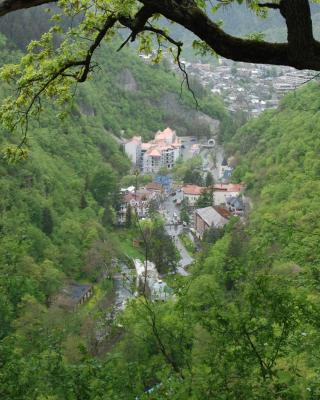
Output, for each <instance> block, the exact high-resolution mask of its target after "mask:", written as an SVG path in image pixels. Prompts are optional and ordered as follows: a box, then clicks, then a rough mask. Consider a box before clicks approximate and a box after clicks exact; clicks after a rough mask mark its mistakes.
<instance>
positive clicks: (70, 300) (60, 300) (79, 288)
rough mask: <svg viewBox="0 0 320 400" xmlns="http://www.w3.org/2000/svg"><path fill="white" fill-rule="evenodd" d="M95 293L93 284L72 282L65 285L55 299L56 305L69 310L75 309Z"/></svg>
mask: <svg viewBox="0 0 320 400" xmlns="http://www.w3.org/2000/svg"><path fill="white" fill-rule="evenodd" d="M92 295H93V286H92V285H81V284H80V283H77V282H72V283H70V284H68V285H67V286H65V287H64V288H63V289H62V291H61V292H60V294H59V295H58V296H57V298H56V300H55V302H54V303H55V305H57V306H58V307H61V308H65V309H68V310H75V309H76V308H77V307H78V306H79V305H81V304H83V303H84V302H86V301H87V300H88V299H89V298H90V297H91V296H92Z"/></svg>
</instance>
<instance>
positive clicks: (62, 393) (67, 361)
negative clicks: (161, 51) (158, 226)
mask: <svg viewBox="0 0 320 400" xmlns="http://www.w3.org/2000/svg"><path fill="white" fill-rule="evenodd" d="M0 39H1V40H0V59H1V62H2V64H4V63H14V62H15V61H16V60H17V59H18V57H19V56H20V55H21V53H20V51H19V50H17V48H16V45H15V44H14V43H12V42H10V41H9V40H8V39H6V38H5V37H4V36H1V38H0ZM116 48H117V47H116V45H114V46H113V47H102V48H101V50H100V52H99V55H98V60H99V63H100V69H99V68H98V69H97V70H96V72H95V74H94V79H92V80H90V81H88V82H86V83H85V84H84V85H82V86H79V87H78V88H77V92H76V93H75V98H74V102H73V104H72V105H71V106H70V108H69V109H66V110H62V111H66V116H65V118H64V119H60V118H59V114H60V113H61V110H59V109H55V108H52V107H51V106H50V105H48V104H43V107H44V110H43V112H42V113H41V116H40V119H39V120H38V121H37V120H35V121H30V125H29V132H28V148H29V157H28V159H27V160H24V161H23V160H22V161H19V162H18V163H16V164H11V163H8V160H6V159H3V158H1V160H0V187H1V198H0V293H1V295H0V371H1V372H0V397H1V399H5V400H9V399H10V400H13V399H17V400H18V399H19V400H22V399H28V400H31V399H32V400H34V399H37V400H40V399H41V400H44V399H49V398H50V399H51V400H53V399H54V400H56V399H81V398H82V399H89V398H90V396H91V392H92V395H93V393H94V391H91V389H90V388H89V386H90V385H91V383H90V379H91V378H90V377H91V372H90V368H91V367H89V365H90V364H91V363H93V364H92V365H94V364H95V365H96V366H97V368H102V364H100V362H98V361H97V360H96V359H94V358H91V357H92V355H93V354H97V353H98V350H97V337H96V332H97V330H96V329H97V321H102V322H105V320H106V310H107V307H108V306H110V303H108V301H109V300H110V296H111V297H112V288H111V287H110V286H111V281H109V282H108V281H107V280H106V281H102V282H101V281H100V279H101V277H102V276H103V275H105V274H106V273H108V274H110V271H111V272H112V271H113V270H112V263H111V260H112V258H113V257H123V256H124V254H123V249H124V248H125V249H126V250H127V247H128V249H129V250H130V251H132V254H133V255H135V256H136V255H137V254H139V255H140V253H139V251H138V250H135V251H134V252H133V250H132V249H131V248H130V244H131V243H132V239H133V238H134V237H135V233H134V232H130V231H129V230H124V231H123V232H122V236H121V235H119V234H118V233H117V231H116V228H115V226H114V225H115V223H116V210H117V207H118V206H119V199H118V193H119V185H120V181H121V179H122V178H124V181H125V180H126V178H125V177H126V175H127V174H128V173H129V171H130V167H131V165H130V162H129V160H128V159H127V158H126V156H125V155H124V154H123V151H122V149H121V146H120V145H119V140H117V137H116V136H120V135H124V136H130V135H132V134H142V135H144V136H146V137H149V136H150V135H151V134H153V133H154V132H155V131H157V130H158V129H163V128H165V126H166V125H167V124H171V122H172V127H174V128H176V129H177V132H178V134H183V133H194V130H196V129H198V128H199V127H201V126H203V125H201V123H200V122H199V124H200V125H199V124H197V122H194V120H195V119H196V115H201V114H200V113H199V112H198V111H193V107H194V100H193V98H192V96H191V94H190V93H189V92H184V94H183V96H182V97H181V98H180V81H179V80H178V79H177V78H176V76H175V75H173V74H172V73H171V72H168V71H167V70H166V68H165V65H155V66H153V65H150V64H146V63H144V62H142V61H141V60H140V59H139V58H138V57H137V56H136V55H134V54H133V53H132V52H131V51H130V50H129V49H123V50H122V52H121V54H120V53H117V52H116ZM1 89H2V95H1V96H2V97H5V96H6V95H7V94H8V93H9V92H10V90H11V89H10V88H9V87H8V86H6V85H4V84H2V85H1ZM167 101H169V102H170V105H171V106H170V107H168V106H167V104H166V102H167ZM199 102H200V109H201V110H202V111H204V112H206V113H208V115H209V116H211V117H217V118H221V121H222V126H226V127H227V125H228V123H229V122H230V121H231V120H230V117H229V115H228V114H227V112H226V111H225V109H224V107H223V104H222V103H221V101H220V100H219V99H217V98H214V97H211V96H208V94H207V93H204V92H202V94H201V98H199ZM188 118H189V119H192V120H193V125H192V126H191V124H189V123H188V122H187V120H188ZM199 121H201V119H199ZM224 124H225V125H224ZM199 129H200V128H199ZM20 140H21V136H19V133H18V134H16V135H12V134H11V133H9V132H6V131H4V130H3V129H2V130H1V139H0V147H1V149H2V148H3V147H6V146H7V145H10V144H18V143H19V142H20ZM129 178H130V177H129ZM73 281H77V282H80V283H83V284H95V289H96V290H95V294H94V298H93V300H92V301H91V302H90V304H88V305H87V306H85V307H83V308H81V309H80V310H79V312H76V313H72V312H65V311H63V310H61V309H59V308H57V307H56V306H55V299H56V296H57V294H58V293H59V292H60V291H61V289H62V288H63V287H64V285H66V284H67V283H68V282H73ZM104 298H106V299H105V301H104ZM108 299H109V300H108ZM102 300H103V301H102ZM87 367H88V368H89V370H88V373H89V376H88V377H87V378H86V377H85V376H86V372H84V375H83V379H84V380H83V384H84V386H87V389H82V388H81V384H80V381H79V382H78V378H79V379H80V380H82V378H80V376H78V372H79V374H80V375H82V372H81V370H82V369H84V370H83V371H85V370H86V368H87ZM73 370H74V372H72V371H73ZM76 370H78V372H76ZM94 370H95V367H94V366H93V369H92V371H94ZM103 373H104V372H103ZM108 373H109V372H108ZM110 373H113V372H112V371H111V372H110ZM115 373H117V370H116V372H115ZM70 378H71V380H72V381H73V380H74V381H73V382H71V381H70ZM76 382H77V383H76ZM105 382H106V383H107V384H108V385H109V383H108V382H109V380H108V379H107V380H106V381H105ZM98 386H99V385H98ZM113 386H114V385H113V384H112V385H111V387H112V391H114V392H115V393H117V391H118V389H117V390H116V389H114V387H113ZM121 386H122V383H121V384H120V387H121ZM101 390H102V388H100V387H99V388H98V391H101ZM119 390H120V389H119ZM86 393H87V394H86ZM106 393H107V391H106ZM88 396H89V397H88ZM95 396H96V394H95ZM97 396H98V397H97V398H103V396H102V395H100V394H97Z"/></svg>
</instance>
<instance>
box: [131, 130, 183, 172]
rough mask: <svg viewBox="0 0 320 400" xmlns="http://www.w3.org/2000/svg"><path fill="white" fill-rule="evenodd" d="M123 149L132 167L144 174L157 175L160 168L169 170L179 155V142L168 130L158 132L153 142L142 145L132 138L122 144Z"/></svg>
mask: <svg viewBox="0 0 320 400" xmlns="http://www.w3.org/2000/svg"><path fill="white" fill-rule="evenodd" d="M124 149H125V152H126V154H127V155H128V157H129V158H130V159H131V161H132V162H133V164H134V165H136V166H138V167H139V168H140V169H141V171H142V172H144V173H157V172H158V171H159V170H160V169H161V168H168V169H171V168H173V167H174V165H175V163H176V161H177V159H178V158H179V157H180V155H181V140H180V138H179V137H178V136H177V135H176V132H175V131H173V130H172V129H170V128H166V129H165V130H164V131H158V132H157V133H156V134H155V138H154V140H151V141H150V142H148V143H142V142H141V137H138V136H134V137H133V138H132V139H130V140H129V141H127V142H126V143H125V144H124Z"/></svg>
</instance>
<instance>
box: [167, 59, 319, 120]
mask: <svg viewBox="0 0 320 400" xmlns="http://www.w3.org/2000/svg"><path fill="white" fill-rule="evenodd" d="M184 64H185V66H186V69H187V71H188V73H189V75H190V76H196V77H197V78H198V79H199V80H200V82H201V83H202V84H203V85H204V86H206V87H207V88H209V89H210V90H211V92H212V93H213V94H218V95H221V96H222V97H223V98H224V101H225V103H226V106H227V108H228V109H229V111H231V112H238V111H241V112H245V113H247V114H248V115H251V116H255V115H259V114H260V113H261V112H262V111H264V110H265V109H268V108H276V107H277V106H278V104H279V100H280V99H281V97H282V96H283V95H284V94H285V93H286V92H288V91H291V90H294V89H296V88H297V87H299V86H300V85H301V84H303V83H305V82H306V81H307V80H309V79H310V78H311V77H312V76H313V75H314V73H312V72H311V71H296V70H294V69H293V68H289V67H282V66H277V67H275V66H265V65H258V64H244V63H234V62H232V61H230V60H225V59H220V62H219V65H213V64H206V63H201V62H196V63H191V62H186V61H185V62H184ZM173 68H176V66H174V65H173Z"/></svg>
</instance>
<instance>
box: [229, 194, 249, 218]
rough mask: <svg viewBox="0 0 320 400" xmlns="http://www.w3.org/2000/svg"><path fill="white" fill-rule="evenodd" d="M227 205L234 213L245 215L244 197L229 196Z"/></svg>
mask: <svg viewBox="0 0 320 400" xmlns="http://www.w3.org/2000/svg"><path fill="white" fill-rule="evenodd" d="M227 207H228V210H229V211H231V212H232V214H233V215H243V213H244V208H245V207H244V203H243V200H242V198H241V197H239V196H230V197H227Z"/></svg>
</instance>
